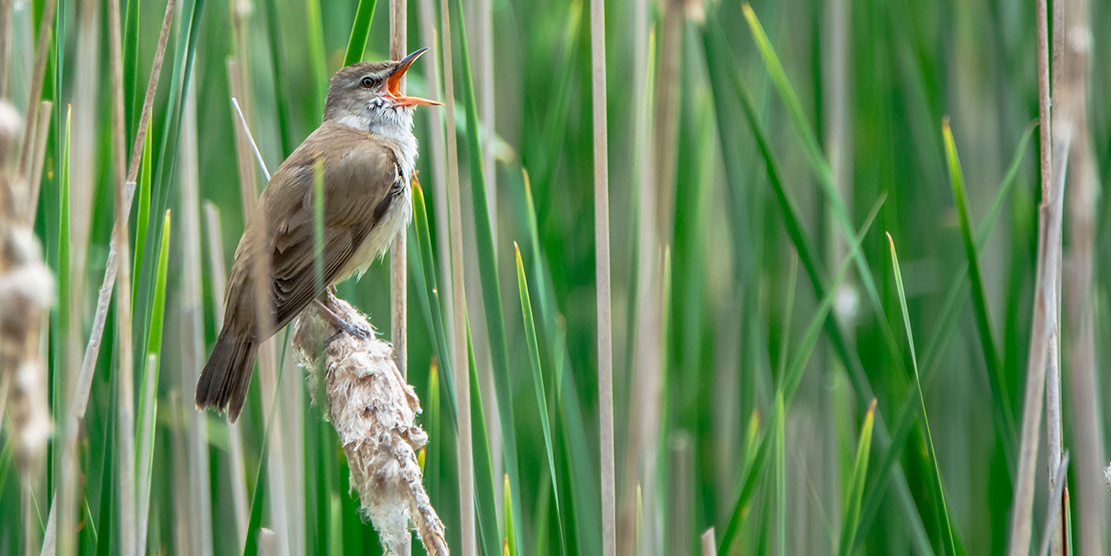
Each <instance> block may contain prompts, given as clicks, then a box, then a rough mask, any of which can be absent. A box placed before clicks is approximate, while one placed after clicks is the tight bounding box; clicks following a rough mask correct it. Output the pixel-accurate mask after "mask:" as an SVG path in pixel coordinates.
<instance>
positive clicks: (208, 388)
mask: <svg viewBox="0 0 1111 556" xmlns="http://www.w3.org/2000/svg"><path fill="white" fill-rule="evenodd" d="M257 353H258V344H257V342H255V341H254V339H253V338H237V337H235V336H234V335H232V334H228V333H227V332H226V331H225V332H224V333H221V334H220V338H219V339H218V340H217V341H216V347H214V348H213V349H212V355H211V356H210V357H209V358H208V363H207V364H205V366H204V370H203V371H201V377H200V379H199V380H197V398H196V403H197V409H204V408H206V407H212V408H215V409H217V410H219V411H227V415H228V421H229V422H231V423H234V422H235V420H236V419H238V418H239V412H240V410H242V409H243V401H244V400H245V399H246V398H247V386H248V385H250V383H251V371H252V370H253V369H254V366H255V356H256V354H257Z"/></svg>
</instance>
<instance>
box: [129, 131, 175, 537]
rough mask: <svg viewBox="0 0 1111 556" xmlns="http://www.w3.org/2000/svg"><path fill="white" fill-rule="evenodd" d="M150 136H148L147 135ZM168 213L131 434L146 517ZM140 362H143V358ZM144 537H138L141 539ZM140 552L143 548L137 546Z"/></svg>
mask: <svg viewBox="0 0 1111 556" xmlns="http://www.w3.org/2000/svg"><path fill="white" fill-rule="evenodd" d="M147 137H150V135H147ZM170 221H171V220H170V211H168V210H167V211H166V217H165V218H163V220H162V222H163V225H162V244H161V246H160V248H159V251H158V272H157V275H156V278H155V286H154V303H153V307H152V310H151V316H150V327H149V333H148V335H147V346H146V354H147V357H149V358H150V360H149V362H148V364H147V365H146V366H145V367H144V370H145V371H146V372H144V373H143V378H142V379H141V380H140V382H139V412H138V413H137V414H136V415H138V416H139V423H140V425H141V426H140V427H138V428H137V429H136V431H135V434H136V438H135V446H136V447H137V448H138V456H137V457H138V458H139V461H138V462H137V464H136V466H135V470H136V473H138V474H139V476H138V477H136V483H135V484H136V485H137V487H138V496H139V506H138V510H139V512H140V515H141V516H146V515H147V514H148V509H149V504H150V493H151V479H152V473H153V464H154V458H153V454H154V437H155V434H156V431H157V429H158V427H157V426H155V424H156V423H157V420H158V396H157V392H158V375H159V365H160V359H161V357H162V329H163V322H164V316H165V311H166V278H167V276H168V274H169V266H170V229H171V228H170ZM143 360H146V358H144V359H143ZM139 527H141V528H142V529H143V530H144V531H145V530H146V527H147V524H146V522H145V520H143V522H141V523H140V524H139ZM142 537H145V534H144V535H141V538H142ZM139 548H140V550H144V551H145V550H146V547H144V546H140V547H139Z"/></svg>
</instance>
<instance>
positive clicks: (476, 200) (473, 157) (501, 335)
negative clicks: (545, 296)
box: [444, 0, 523, 553]
mask: <svg viewBox="0 0 1111 556" xmlns="http://www.w3.org/2000/svg"><path fill="white" fill-rule="evenodd" d="M444 1H448V0H444ZM452 4H453V5H454V6H455V18H454V19H453V21H454V23H455V26H456V30H457V32H458V34H457V35H456V36H458V37H459V49H460V60H461V62H462V63H461V64H460V65H461V68H462V69H461V82H462V85H463V103H464V106H465V108H466V113H467V152H468V154H469V156H468V162H469V164H470V169H471V195H472V200H473V202H472V205H473V207H474V227H475V244H476V246H477V251H478V270H479V277H480V282H481V284H482V301H483V307H484V308H485V312H486V329H487V337H488V339H489V341H490V358H491V360H492V363H493V370H494V387H495V388H494V391H495V394H496V395H497V401H498V417H499V418H500V421H501V430H502V444H503V447H502V455H503V456H504V459H505V472H506V474H508V475H509V482H510V484H511V485H512V486H513V502H514V504H513V512H514V518H515V519H514V521H516V522H517V523H521V516H520V511H521V499H520V488H521V481H520V474H519V471H518V465H517V427H516V425H515V424H514V419H513V395H512V390H511V387H512V384H511V382H510V374H509V355H508V352H507V347H506V334H505V320H504V319H505V317H504V312H503V311H502V301H501V287H500V285H499V283H500V281H499V280H498V268H497V255H496V247H495V246H494V237H493V231H492V229H491V224H490V218H491V215H490V214H489V213H488V212H487V207H488V206H489V205H488V204H487V200H486V179H485V177H484V176H483V170H482V157H480V156H479V153H481V152H482V147H481V145H480V141H479V131H478V107H477V105H476V104H475V102H476V101H475V92H474V80H473V79H472V78H471V62H470V56H469V55H468V53H467V32H466V27H467V26H466V24H465V22H464V20H463V2H462V0H455V1H454V2H452ZM519 541H520V539H518V546H517V552H518V553H521V552H522V551H523V547H521V546H520V544H519Z"/></svg>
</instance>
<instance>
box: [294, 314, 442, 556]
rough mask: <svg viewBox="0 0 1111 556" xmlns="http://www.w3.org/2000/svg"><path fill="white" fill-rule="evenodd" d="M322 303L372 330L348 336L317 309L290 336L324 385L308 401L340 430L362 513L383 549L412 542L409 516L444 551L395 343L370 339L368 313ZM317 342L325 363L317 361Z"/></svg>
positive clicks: (434, 549)
mask: <svg viewBox="0 0 1111 556" xmlns="http://www.w3.org/2000/svg"><path fill="white" fill-rule="evenodd" d="M323 303H324V305H325V306H326V307H327V308H328V309H329V310H330V311H332V313H334V314H335V316H336V317H339V318H340V319H342V320H343V321H345V322H346V323H348V324H350V325H352V326H355V327H358V328H361V329H363V330H368V331H371V332H370V333H369V334H368V335H367V336H366V337H362V338H360V337H356V336H352V335H350V334H347V333H345V332H343V331H341V330H340V327H339V325H338V324H337V323H336V322H335V319H333V318H332V316H331V315H327V314H326V313H324V312H323V311H321V310H320V309H319V307H316V308H311V309H309V310H307V311H305V312H304V313H302V314H301V316H300V317H298V318H297V320H296V322H295V323H294V325H293V340H292V341H293V349H294V354H295V357H296V359H297V362H298V363H299V364H300V365H301V366H302V367H304V368H306V369H307V370H308V371H309V382H310V384H321V383H322V384H323V388H320V389H318V388H315V387H312V388H310V391H311V392H313V403H314V404H320V403H321V402H323V407H324V410H325V414H326V415H327V416H328V421H330V422H331V423H332V426H333V427H334V428H335V429H336V432H337V433H338V434H339V437H340V441H341V443H342V444H343V452H344V454H346V455H347V463H348V466H349V467H350V469H351V475H350V477H349V481H350V484H351V487H352V488H354V489H355V490H356V491H358V493H359V499H360V501H361V502H362V511H363V513H364V514H365V516H366V517H369V518H370V519H371V521H372V522H373V523H374V528H375V529H377V530H378V534H379V536H380V537H381V539H382V543H383V545H384V547H385V548H386V551H387V553H390V554H396V553H397V552H398V551H399V550H402V549H403V547H405V546H407V545H408V544H409V538H410V537H409V522H410V520H412V522H413V524H414V525H415V527H416V530H417V535H418V536H419V537H420V540H421V543H422V544H424V547H425V550H426V551H427V552H428V553H429V554H433V555H447V554H448V548H447V543H446V542H445V541H444V526H443V523H441V522H440V518H439V517H438V516H437V515H436V510H435V509H434V508H433V507H432V503H431V501H430V500H429V499H428V494H427V493H426V492H425V490H424V486H423V485H422V484H421V479H422V475H421V469H420V466H419V465H418V464H417V455H416V452H417V450H420V449H421V447H423V446H424V445H425V443H427V442H428V435H427V434H425V432H424V431H423V430H421V428H420V426H419V425H417V424H416V421H415V420H416V416H417V415H418V414H419V413H420V411H421V409H420V401H419V400H418V399H417V395H416V393H415V392H414V391H413V387H412V386H409V385H408V384H406V383H405V380H404V378H403V377H402V375H401V372H400V371H399V370H398V368H397V365H396V364H395V363H394V361H393V358H392V352H393V349H392V347H391V346H390V344H388V343H386V342H383V341H381V340H379V339H378V338H376V337H375V334H374V333H373V328H372V327H371V325H370V322H369V321H367V319H366V317H365V316H363V315H362V314H360V313H359V312H358V311H356V310H355V309H354V308H353V307H352V306H351V305H350V304H348V303H347V302H346V301H343V300H341V299H336V298H335V297H334V296H332V295H331V294H328V295H327V296H326V300H325V301H324V302H323ZM322 342H323V344H324V350H323V357H324V361H323V364H321V362H320V361H319V360H318V348H319V346H320V345H321V343H322ZM321 372H323V376H320V373H321ZM318 390H323V392H324V396H325V399H324V400H319V399H316V397H317V391H318Z"/></svg>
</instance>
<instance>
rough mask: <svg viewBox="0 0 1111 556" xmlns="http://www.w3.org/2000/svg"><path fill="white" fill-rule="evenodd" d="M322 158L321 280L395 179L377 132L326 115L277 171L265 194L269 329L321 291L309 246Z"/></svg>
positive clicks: (374, 214)
mask: <svg viewBox="0 0 1111 556" xmlns="http://www.w3.org/2000/svg"><path fill="white" fill-rule="evenodd" d="M318 160H319V161H322V162H323V167H324V176H323V186H324V226H323V228H324V230H323V231H324V238H323V239H324V241H323V256H322V259H323V266H324V272H323V274H324V276H323V278H324V280H323V284H324V285H327V284H331V283H332V282H333V281H334V280H335V279H336V278H337V277H338V274H339V273H340V272H341V271H342V270H343V268H344V267H345V266H346V265H347V263H348V262H349V261H350V260H351V257H352V256H353V255H354V254H355V253H356V252H357V251H358V249H359V246H360V245H361V244H362V242H363V241H364V240H365V239H366V237H367V235H368V234H369V233H370V231H371V229H373V228H374V226H375V225H376V224H377V223H378V220H379V219H380V218H381V216H382V215H383V214H385V210H386V209H387V208H388V207H389V204H390V203H391V202H392V201H393V199H394V197H395V195H394V192H395V191H396V187H395V182H396V181H397V179H398V177H397V176H398V175H399V172H398V171H397V161H396V158H395V156H394V153H393V150H392V149H390V148H388V147H386V146H385V145H384V144H382V143H381V141H380V140H379V139H377V138H376V137H375V136H373V135H371V134H369V133H365V132H361V131H358V130H355V129H352V128H350V127H347V126H344V125H341V124H333V123H325V124H324V125H323V126H321V128H320V129H318V130H317V131H316V132H315V133H313V134H312V135H311V136H310V137H309V138H308V139H306V140H305V142H304V143H302V145H301V147H299V148H298V149H297V151H296V152H294V154H293V155H291V156H290V157H289V159H287V160H286V163H284V164H283V165H282V167H281V168H280V169H279V173H278V174H275V175H274V178H273V179H272V180H271V184H272V185H275V184H276V183H275V182H276V180H278V179H279V177H280V176H279V175H280V174H282V173H283V172H284V173H286V175H284V176H281V178H282V180H281V181H280V182H277V185H279V187H276V188H274V190H273V191H269V189H270V187H269V186H268V191H267V192H265V193H264V194H263V202H264V206H265V214H266V218H268V221H267V223H266V228H267V235H268V239H269V242H268V243H269V244H270V246H271V256H270V265H271V267H270V276H271V279H272V282H271V288H270V301H271V303H272V307H273V309H274V313H273V323H274V330H277V329H279V328H281V327H282V326H285V325H286V324H287V323H289V321H290V320H292V319H293V317H295V316H296V315H297V314H298V313H300V312H301V309H303V308H304V307H305V306H306V305H308V304H309V303H310V302H311V301H312V298H313V297H314V296H316V295H319V293H320V288H319V287H318V286H317V279H316V269H315V260H314V249H313V228H314V225H313V190H314V175H315V167H316V165H317V161H318Z"/></svg>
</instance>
